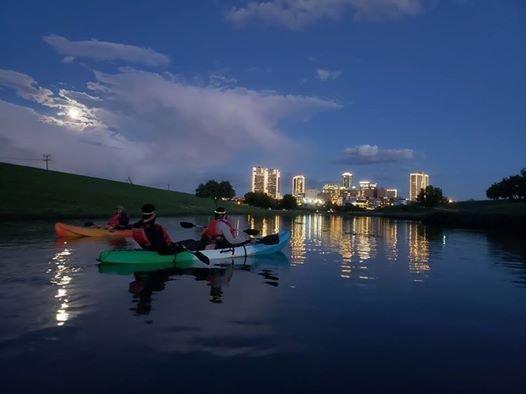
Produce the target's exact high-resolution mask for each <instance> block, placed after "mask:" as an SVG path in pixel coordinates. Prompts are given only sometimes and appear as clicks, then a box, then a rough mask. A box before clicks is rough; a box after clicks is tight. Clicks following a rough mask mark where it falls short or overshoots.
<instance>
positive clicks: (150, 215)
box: [141, 204, 156, 223]
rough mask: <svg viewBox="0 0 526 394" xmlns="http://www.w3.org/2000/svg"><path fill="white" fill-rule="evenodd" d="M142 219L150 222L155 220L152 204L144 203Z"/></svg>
mask: <svg viewBox="0 0 526 394" xmlns="http://www.w3.org/2000/svg"><path fill="white" fill-rule="evenodd" d="M141 211H142V220H143V221H144V222H151V223H153V222H154V221H155V217H156V214H155V207H154V206H153V204H144V205H143V206H142V210H141Z"/></svg>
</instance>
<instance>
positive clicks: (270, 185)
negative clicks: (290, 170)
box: [266, 168, 281, 199]
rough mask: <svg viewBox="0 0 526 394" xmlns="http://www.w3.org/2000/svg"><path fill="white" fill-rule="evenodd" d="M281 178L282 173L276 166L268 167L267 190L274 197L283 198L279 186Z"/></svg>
mask: <svg viewBox="0 0 526 394" xmlns="http://www.w3.org/2000/svg"><path fill="white" fill-rule="evenodd" d="M280 178H281V174H280V172H279V170H276V169H275V168H268V169H267V190H266V193H267V194H268V195H269V196H270V197H272V198H276V199H278V198H281V193H280V192H281V190H280V187H279V180H280Z"/></svg>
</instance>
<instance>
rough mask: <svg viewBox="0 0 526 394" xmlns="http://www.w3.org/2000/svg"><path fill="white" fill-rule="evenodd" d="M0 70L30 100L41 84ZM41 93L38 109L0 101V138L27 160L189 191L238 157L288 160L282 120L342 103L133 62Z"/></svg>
mask: <svg viewBox="0 0 526 394" xmlns="http://www.w3.org/2000/svg"><path fill="white" fill-rule="evenodd" d="M0 75H4V73H2V74H0ZM5 75H8V76H9V78H4V84H6V81H5V79H7V80H8V82H9V84H10V86H16V87H18V86H21V88H19V89H20V91H21V92H23V93H24V96H23V97H24V98H26V99H28V100H30V101H31V102H37V103H38V101H37V99H36V98H35V97H38V95H35V94H36V93H38V92H39V91H41V90H43V89H44V88H42V87H40V86H38V84H37V83H36V82H35V81H34V80H33V79H32V78H31V77H29V76H27V75H25V74H20V75H18V76H17V78H14V79H15V80H21V81H26V82H25V83H18V84H15V83H13V82H12V80H13V78H12V77H13V75H16V74H5ZM28 86H29V88H28ZM24 89H25V90H24ZM26 91H27V92H29V93H26ZM46 91H47V90H46ZM49 92H50V93H49V94H46V97H47V100H46V101H45V103H43V107H42V109H43V111H40V110H38V111H37V110H34V109H30V108H28V107H25V106H21V105H14V104H10V103H8V102H5V101H0V104H1V105H0V118H2V119H3V122H2V123H1V124H0V138H3V139H6V140H7V141H6V143H9V146H11V147H13V148H17V149H26V150H30V151H31V152H33V155H34V156H35V157H41V155H42V153H43V152H44V151H45V152H46V153H51V154H53V157H54V159H55V160H56V165H57V167H56V168H57V169H63V170H66V171H71V170H73V171H75V172H83V173H90V174H92V175H99V176H103V177H109V178H113V179H125V178H126V177H127V176H131V177H132V178H133V179H134V181H136V182H137V183H143V184H161V183H171V184H172V185H173V187H174V188H177V189H178V190H187V191H192V190H193V189H195V186H196V185H197V184H198V183H199V182H201V181H203V180H206V179H207V177H208V174H210V173H211V172H213V171H215V172H223V173H227V172H229V171H230V172H231V171H232V170H234V169H235V170H237V167H236V162H235V160H236V158H238V157H239V156H241V155H244V157H247V156H251V157H254V156H255V155H258V154H261V153H262V152H263V153H264V152H271V153H272V154H273V155H276V156H279V155H283V156H292V155H293V152H294V150H295V145H296V144H295V143H293V142H292V141H290V140H289V138H288V137H287V135H286V133H284V132H283V131H282V130H281V129H280V124H281V122H282V121H285V120H287V123H288V122H289V121H291V120H292V121H293V120H298V121H302V120H304V119H305V117H308V116H312V115H313V114H315V113H316V112H319V111H324V110H335V109H339V108H340V105H339V104H338V103H335V102H333V101H329V100H323V99H320V98H317V97H312V96H299V95H287V94H280V93H277V92H272V91H256V90H251V89H246V88H243V87H230V86H217V85H204V86H202V85H196V84H192V83H188V82H182V81H180V80H178V79H177V78H175V77H173V76H164V75H161V74H157V73H153V72H148V71H144V70H137V69H131V68H124V69H120V70H118V71H117V72H114V73H102V72H98V71H95V72H94V78H93V80H92V81H90V82H89V83H88V84H87V88H86V89H85V90H84V91H72V90H66V89H61V90H60V91H59V92H58V93H54V92H52V91H51V90H49ZM4 120H5V121H4ZM17 125H18V126H19V127H18V126H17ZM94 157H97V160H93V158H94ZM101 157H102V158H103V159H101Z"/></svg>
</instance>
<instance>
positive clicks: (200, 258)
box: [190, 252, 210, 265]
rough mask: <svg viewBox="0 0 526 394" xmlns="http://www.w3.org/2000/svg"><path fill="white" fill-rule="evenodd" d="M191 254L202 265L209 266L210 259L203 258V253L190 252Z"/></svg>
mask: <svg viewBox="0 0 526 394" xmlns="http://www.w3.org/2000/svg"><path fill="white" fill-rule="evenodd" d="M190 253H192V254H193V255H194V256H195V257H197V258H198V259H199V260H200V261H201V262H202V263H205V264H206V265H210V259H209V258H208V257H207V256H205V255H204V254H203V253H201V252H190Z"/></svg>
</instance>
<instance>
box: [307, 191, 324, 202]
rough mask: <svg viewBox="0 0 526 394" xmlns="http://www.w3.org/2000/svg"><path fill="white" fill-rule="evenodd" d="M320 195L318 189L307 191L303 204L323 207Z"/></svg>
mask: <svg viewBox="0 0 526 394" xmlns="http://www.w3.org/2000/svg"><path fill="white" fill-rule="evenodd" d="M320 195H321V193H320V191H319V190H317V189H306V190H305V198H304V199H303V202H304V203H305V204H307V205H321V204H323V200H322V199H321V197H320Z"/></svg>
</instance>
